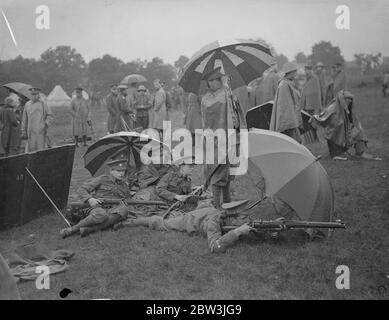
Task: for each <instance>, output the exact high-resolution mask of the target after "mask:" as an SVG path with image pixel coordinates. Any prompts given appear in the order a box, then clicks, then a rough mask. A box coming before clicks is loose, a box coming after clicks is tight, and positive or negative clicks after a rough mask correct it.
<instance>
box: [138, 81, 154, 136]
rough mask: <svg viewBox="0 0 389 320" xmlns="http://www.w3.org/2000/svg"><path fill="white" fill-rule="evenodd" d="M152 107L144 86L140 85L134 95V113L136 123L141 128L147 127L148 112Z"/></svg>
mask: <svg viewBox="0 0 389 320" xmlns="http://www.w3.org/2000/svg"><path fill="white" fill-rule="evenodd" d="M151 107H152V101H151V97H150V94H149V93H148V92H147V89H146V87H145V86H143V85H140V86H139V87H138V92H137V94H136V95H135V100H134V108H135V112H136V123H137V124H138V125H139V126H141V127H142V128H143V130H145V129H147V128H148V127H149V110H150V109H151Z"/></svg>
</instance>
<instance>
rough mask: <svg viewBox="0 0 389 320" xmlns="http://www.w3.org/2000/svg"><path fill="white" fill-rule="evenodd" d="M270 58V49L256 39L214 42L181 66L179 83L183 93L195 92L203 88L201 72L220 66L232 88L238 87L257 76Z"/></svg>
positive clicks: (205, 72) (266, 65)
mask: <svg viewBox="0 0 389 320" xmlns="http://www.w3.org/2000/svg"><path fill="white" fill-rule="evenodd" d="M273 59H274V58H273V56H272V54H271V52H270V48H269V47H267V46H266V45H265V44H262V43H259V42H256V41H251V40H243V39H232V40H225V41H215V42H212V43H209V44H207V45H206V46H204V47H203V48H202V49H201V50H199V51H198V52H196V53H195V54H194V55H193V57H192V58H191V59H190V60H189V61H188V63H187V64H186V65H185V67H184V69H183V72H182V74H181V76H180V79H179V84H180V86H181V87H182V88H183V89H184V90H185V91H186V92H192V93H195V94H198V93H199V92H200V91H201V89H202V88H204V87H205V84H204V83H202V81H201V80H202V77H203V75H204V74H207V73H208V72H210V71H212V70H213V69H215V68H217V67H219V66H220V67H221V69H222V72H223V73H225V74H226V75H228V76H229V77H230V79H231V83H230V84H231V88H232V89H235V88H239V87H241V86H246V85H247V84H249V83H250V82H251V81H252V80H254V79H256V78H258V77H260V76H261V75H262V73H263V72H264V71H265V70H267V69H268V68H269V67H270V63H271V62H272V61H273Z"/></svg>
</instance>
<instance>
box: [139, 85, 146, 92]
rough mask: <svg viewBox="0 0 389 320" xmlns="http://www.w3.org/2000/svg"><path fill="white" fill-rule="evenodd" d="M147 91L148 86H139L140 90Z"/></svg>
mask: <svg viewBox="0 0 389 320" xmlns="http://www.w3.org/2000/svg"><path fill="white" fill-rule="evenodd" d="M142 90H143V91H146V90H147V89H146V87H145V86H144V85H140V86H139V87H138V91H142Z"/></svg>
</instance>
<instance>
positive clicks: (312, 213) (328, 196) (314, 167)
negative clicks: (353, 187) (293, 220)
mask: <svg viewBox="0 0 389 320" xmlns="http://www.w3.org/2000/svg"><path fill="white" fill-rule="evenodd" d="M248 160H249V161H250V162H251V164H252V165H254V166H255V167H257V168H258V169H259V170H260V171H261V173H262V176H263V178H264V179H265V194H266V196H268V197H272V196H275V197H277V198H279V199H281V200H283V201H284V202H285V203H287V204H288V205H289V206H290V207H291V208H293V209H294V210H295V211H296V213H297V215H298V216H299V217H300V218H301V219H302V220H311V221H332V218H333V212H334V194H333V190H332V186H331V183H330V181H329V178H328V175H327V173H326V171H325V169H324V168H323V167H322V165H321V164H320V162H319V161H318V159H317V158H316V157H315V156H314V155H312V153H311V152H310V151H309V150H308V149H307V148H306V147H304V146H303V145H301V144H299V143H298V142H296V141H295V140H294V139H292V138H290V137H288V136H286V135H284V134H281V133H278V132H274V131H268V130H261V129H252V130H251V131H250V132H249V133H248ZM249 168H250V165H249Z"/></svg>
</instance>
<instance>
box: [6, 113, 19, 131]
mask: <svg viewBox="0 0 389 320" xmlns="http://www.w3.org/2000/svg"><path fill="white" fill-rule="evenodd" d="M7 118H8V121H9V122H10V123H11V125H12V126H13V127H17V126H18V125H19V121H18V119H17V118H16V113H15V112H14V111H12V110H9V111H8V112H7Z"/></svg>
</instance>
